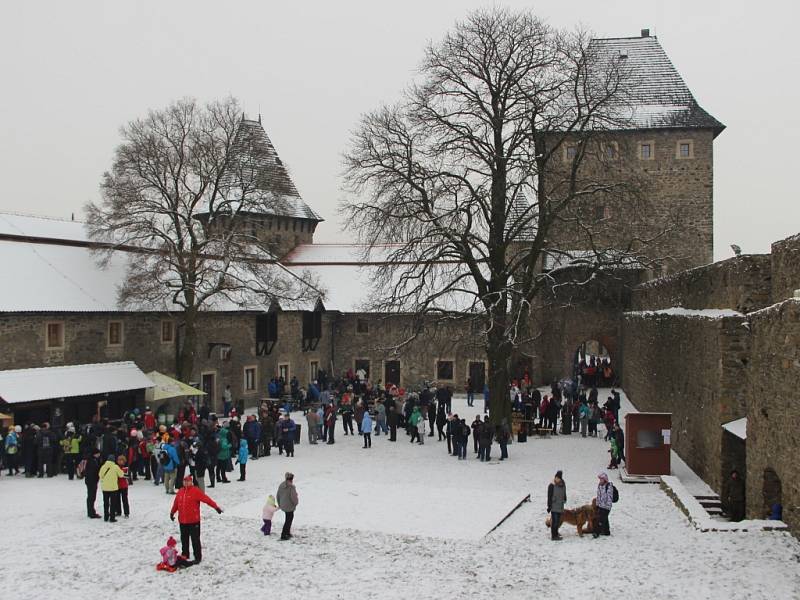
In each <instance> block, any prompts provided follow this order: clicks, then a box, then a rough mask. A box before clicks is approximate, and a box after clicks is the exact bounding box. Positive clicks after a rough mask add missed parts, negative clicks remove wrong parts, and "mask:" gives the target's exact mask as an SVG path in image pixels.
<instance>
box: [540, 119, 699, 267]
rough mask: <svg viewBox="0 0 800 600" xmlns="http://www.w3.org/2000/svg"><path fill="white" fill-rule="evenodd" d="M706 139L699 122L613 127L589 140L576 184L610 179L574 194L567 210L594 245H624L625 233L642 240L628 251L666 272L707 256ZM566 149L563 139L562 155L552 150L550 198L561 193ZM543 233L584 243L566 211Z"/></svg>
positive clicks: (559, 243)
mask: <svg viewBox="0 0 800 600" xmlns="http://www.w3.org/2000/svg"><path fill="white" fill-rule="evenodd" d="M713 141H714V135H713V132H712V131H710V130H700V129H693V130H681V129H668V130H651V131H633V132H615V133H613V134H609V135H608V136H607V139H604V138H598V139H596V140H592V141H591V142H589V144H591V146H592V147H591V148H588V149H587V150H586V157H585V158H584V159H583V163H582V164H581V168H580V170H579V174H578V178H579V180H580V181H579V185H583V186H591V187H595V186H596V185H597V184H599V185H601V186H603V187H605V186H608V185H613V190H611V191H609V192H608V193H595V194H592V195H590V196H587V197H586V199H585V200H581V201H577V202H576V203H575V204H574V205H572V206H570V207H569V209H568V211H567V212H568V213H569V215H568V216H569V217H570V218H572V219H577V220H579V221H580V223H582V224H583V226H585V227H588V228H589V229H591V231H592V240H591V243H593V244H595V246H596V247H600V248H626V247H628V244H629V243H630V242H631V241H632V240H636V239H638V240H647V241H648V243H647V245H646V246H644V247H640V248H638V249H637V246H636V242H634V245H633V251H634V252H636V251H641V252H643V253H644V254H645V255H646V256H648V257H649V258H650V259H652V260H656V261H658V262H659V263H660V264H661V265H663V269H664V271H665V272H667V273H675V272H678V271H681V270H684V269H689V268H693V267H697V266H700V265H705V264H709V263H711V262H712V261H713V246H714V231H713V164H714V156H713ZM681 143H689V144H690V147H691V155H690V156H689V157H681V156H680V153H679V147H680V144H681ZM643 144H646V145H648V146H649V148H650V153H651V158H649V159H643V158H642V150H641V147H642V145H643ZM609 147H613V150H612V151H611V153H610V154H609V153H608V148H609ZM568 148H569V143H566V144H565V146H564V148H563V156H560V157H559V156H557V157H554V160H555V161H557V162H556V163H555V164H554V166H553V175H552V176H551V179H552V180H553V181H551V184H552V186H553V187H554V188H556V189H555V190H554V194H555V195H556V197H557V196H558V194H559V193H563V186H564V185H566V181H567V176H566V171H567V170H568V169H569V168H570V167H571V163H572V159H571V158H569V156H568V154H567V152H568ZM559 184H560V185H561V186H562V188H559V187H558V186H559ZM559 189H562V191H561V192H559ZM549 239H550V242H551V243H552V244H553V245H554V246H555V247H558V248H561V249H563V250H585V249H588V248H590V247H591V246H590V241H589V239H588V238H587V236H585V235H584V234H583V233H582V228H581V227H576V226H575V224H574V221H572V220H570V219H569V218H568V219H565V220H564V222H563V223H562V224H554V226H553V228H552V230H551V231H550V232H549Z"/></svg>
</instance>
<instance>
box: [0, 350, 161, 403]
mask: <svg viewBox="0 0 800 600" xmlns="http://www.w3.org/2000/svg"><path fill="white" fill-rule="evenodd" d="M151 387H153V382H152V381H150V380H149V379H148V378H147V376H146V375H145V374H144V373H142V371H140V370H139V367H137V366H136V363H134V362H132V361H126V362H111V363H97V364H91V365H72V366H68V367H44V368H41V369H14V370H10V371H0V399H2V400H4V401H5V402H7V403H9V404H21V403H23V402H33V401H36V400H49V399H52V398H70V397H72V396H89V395H92V394H105V393H106V392H122V391H126V390H140V389H144V388H151Z"/></svg>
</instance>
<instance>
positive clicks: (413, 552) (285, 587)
mask: <svg viewBox="0 0 800 600" xmlns="http://www.w3.org/2000/svg"><path fill="white" fill-rule="evenodd" d="M603 397H604V396H603V395H602V393H601V398H603ZM455 408H456V410H458V411H459V413H460V414H461V415H462V416H465V417H467V418H468V420H469V421H471V420H472V418H474V416H475V414H476V413H477V412H478V411H476V410H475V409H471V410H465V409H464V401H463V400H456V401H455ZM301 422H302V421H301ZM304 429H305V428H304ZM340 431H341V426H340V429H339V431H337V442H336V444H335V445H333V446H327V445H317V446H309V445H308V444H307V443H306V440H305V439H304V440H303V443H301V444H300V445H299V446H298V447H297V449H296V456H295V457H294V458H291V459H288V458H285V457H283V456H271V457H269V458H262V459H260V460H258V461H251V462H250V463H249V464H248V477H247V482H245V483H238V482H233V483H230V484H228V485H218V486H217V487H216V488H215V489H213V490H209V493H210V495H211V496H212V497H213V498H215V499H216V500H217V502H219V503H220V505H221V506H222V507H223V508H224V509H225V513H224V514H223V515H221V516H218V515H217V514H216V513H214V512H213V511H211V510H207V509H204V520H203V543H204V560H203V563H202V564H201V565H199V566H196V567H192V568H190V569H188V570H186V571H183V572H178V573H174V574H169V573H163V572H156V571H155V568H154V567H155V564H156V563H157V562H158V549H159V548H160V547H161V546H162V545H163V544H164V541H165V540H166V538H167V536H168V535H170V534H173V535H176V536H177V529H178V528H177V525H176V524H174V523H172V522H170V520H169V516H168V513H169V507H170V504H171V500H172V497H171V496H167V495H165V494H164V490H163V488H161V487H158V488H156V487H155V486H153V485H151V484H150V483H149V482H137V483H136V484H134V486H133V487H132V488H131V491H130V499H131V510H132V515H131V518H130V519H128V520H125V519H123V520H121V521H120V522H118V523H116V524H107V523H103V521H102V520H89V519H87V518H86V517H85V509H84V485H83V483H82V482H80V481H72V482H70V481H67V480H66V477H63V476H59V477H57V478H55V479H43V480H40V479H33V480H30V479H24V478H22V477H15V478H9V477H6V476H2V477H0V506H1V507H2V515H3V518H2V523H3V525H2V533H3V535H2V537H3V545H2V547H3V551H2V553H1V555H2V560H0V565H2V567H3V569H4V575H5V583H6V586H5V587H6V589H7V590H12V589H13V590H16V592H14V593H16V594H17V595H18V594H19V593H23V592H24V593H30V594H35V595H36V596H38V597H44V598H58V599H59V600H65V599H69V598H89V597H110V596H111V595H112V594H113V596H114V597H115V598H145V597H149V598H155V597H165V596H166V597H173V596H174V597H186V598H192V597H193V598H213V599H215V600H216V599H219V598H222V597H224V598H237V599H239V598H243V597H248V598H271V597H278V598H282V599H284V600H291V599H294V598H314V599H327V598H352V597H362V598H404V599H406V598H414V599H415V600H419V599H426V598H447V599H448V600H453V599H459V598H474V597H485V598H510V599H516V598H520V599H528V598H534V597H539V596H542V595H544V596H546V597H548V598H582V599H585V598H597V597H601V595H602V597H604V598H610V597H613V598H658V599H662V598H663V599H671V598H676V599H680V600H686V599H694V598H770V599H784V598H800V543H799V542H798V541H797V540H796V539H794V538H792V537H791V536H790V535H789V534H788V533H781V532H748V533H740V532H730V533H729V532H725V533H711V532H709V533H701V532H699V531H697V530H696V529H695V528H694V527H693V526H691V525H690V524H689V522H688V521H687V519H686V517H685V516H684V515H683V514H682V513H681V512H680V511H679V510H678V509H677V508H676V507H675V505H674V504H673V502H672V500H670V499H669V498H668V497H667V496H666V495H665V493H664V492H662V491H661V490H660V489H659V486H657V485H648V484H627V485H626V484H622V483H621V482H618V481H617V480H616V475H615V474H614V472H613V471H612V472H611V473H612V479H613V480H614V481H615V482H616V483H617V485H619V489H620V496H621V498H620V501H619V503H618V504H616V505H615V506H614V509H613V510H612V512H611V530H612V536H611V537H608V538H600V539H598V540H593V539H592V538H591V536H585V537H583V538H579V537H578V536H577V535H576V533H575V530H574V528H570V526H568V525H565V526H564V527H563V528H562V534H563V536H564V539H563V541H561V542H557V543H556V542H551V541H550V540H549V531H548V530H547V529H546V528H545V526H544V519H545V516H546V511H545V508H546V507H545V503H546V502H545V498H546V490H547V484H548V483H549V481H550V480H551V479H552V477H553V474H554V472H555V471H556V470H557V469H563V471H564V477H565V480H566V483H567V493H568V505H569V506H575V505H580V504H583V503H586V502H588V501H589V500H590V499H591V498H592V496H593V495H594V492H595V487H596V484H597V478H596V476H597V473H598V472H599V471H601V470H604V468H605V466H606V465H607V463H608V454H607V452H606V450H607V445H606V444H605V443H603V441H602V439H591V438H586V439H583V438H581V437H580V436H579V435H570V436H558V437H556V438H553V439H529V441H528V442H527V443H524V444H516V443H515V444H513V445H512V446H510V448H509V452H510V455H511V458H510V460H509V461H504V462H502V463H500V462H498V461H497V456H498V454H499V453H498V452H497V450H498V448H497V446H496V445H495V446H494V447H493V454H494V455H495V457H494V460H493V461H492V462H491V463H489V464H485V463H480V462H479V461H477V460H476V459H475V458H473V456H474V455H473V454H472V452H470V453H469V457H470V459H469V460H467V461H458V460H456V459H455V458H452V457H450V456H448V454H447V451H446V448H445V447H444V446H445V443H444V442H440V443H439V442H435V441H432V440H435V438H426V443H425V445H424V446H417V445H411V444H409V443H408V442H407V439H406V437H405V434H403V433H401V434H400V435H399V438H398V439H399V441H398V442H397V443H396V444H392V443H390V442H388V439H387V438H385V437H383V436H379V437H373V446H372V449H371V450H363V449H362V448H361V439H360V438H351V437H344V436H341V435H340ZM304 437H305V434H304ZM470 443H471V441H470ZM286 470H291V471H293V472H294V473H295V483H296V485H297V488H298V490H299V493H300V506H299V508H298V510H297V513H296V516H295V525H294V532H295V534H296V537H295V538H294V539H293V540H292V541H289V542H280V541H279V540H278V539H277V536H274V535H273V536H271V537H269V538H264V537H263V536H262V534H261V533H260V532H259V530H258V529H259V527H260V525H261V522H260V512H261V506H262V504H263V501H264V499H265V498H266V495H267V494H269V493H274V492H275V490H276V488H277V486H278V484H279V483H280V481H281V479H282V477H283V473H284V472H285V471H286ZM679 476H680V475H679ZM528 493H530V494H531V495H532V502H530V503H526V504H523V505H522V507H521V508H520V509H519V510H518V511H517V512H516V513H514V515H513V516H512V517H511V518H510V519H508V520H507V521H506V522H505V523H504V524H503V525H502V526H501V527H500V528H499V529H498V530H496V531H495V532H494V533H492V534H490V535H488V536H486V535H485V534H486V532H488V531H489V530H490V529H491V528H492V527H493V526H494V525H495V524H496V523H497V522H498V521H500V520H501V519H502V518H503V516H505V514H506V513H507V512H508V511H509V510H510V509H511V508H513V506H514V505H515V504H516V503H517V502H518V501H519V500H520V499H522V498H523V497H524V496H525V495H526V494H528ZM98 506H99V507H100V508H102V507H101V506H100V502H98ZM280 525H281V519H280V517H279V518H277V519H276V522H275V523H274V526H277V527H280ZM170 590H171V592H170Z"/></svg>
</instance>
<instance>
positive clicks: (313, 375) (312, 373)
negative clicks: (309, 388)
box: [308, 360, 319, 382]
mask: <svg viewBox="0 0 800 600" xmlns="http://www.w3.org/2000/svg"><path fill="white" fill-rule="evenodd" d="M317 375H319V361H318V360H312V361H310V362H309V363H308V381H309V382H311V381H316V380H317Z"/></svg>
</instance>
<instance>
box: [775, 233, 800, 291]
mask: <svg viewBox="0 0 800 600" xmlns="http://www.w3.org/2000/svg"><path fill="white" fill-rule="evenodd" d="M770 256H771V257H772V297H773V301H774V302H780V301H781V300H785V299H786V298H791V297H792V296H793V295H794V291H795V290H797V289H800V234H798V235H795V236H792V237H789V238H786V239H785V240H780V241H778V242H775V243H774V244H772V254H771V255H770Z"/></svg>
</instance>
